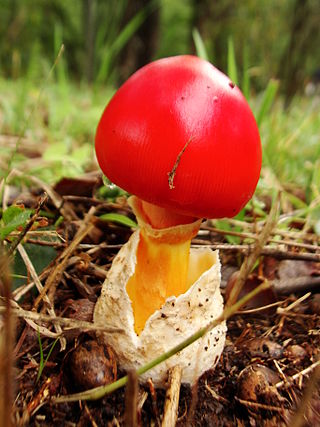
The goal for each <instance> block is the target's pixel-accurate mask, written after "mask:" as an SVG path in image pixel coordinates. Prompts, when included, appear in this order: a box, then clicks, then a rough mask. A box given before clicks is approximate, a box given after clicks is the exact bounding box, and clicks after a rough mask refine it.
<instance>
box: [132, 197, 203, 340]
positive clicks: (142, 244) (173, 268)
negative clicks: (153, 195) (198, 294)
mask: <svg viewBox="0 0 320 427" xmlns="http://www.w3.org/2000/svg"><path fill="white" fill-rule="evenodd" d="M130 204H131V206H132V208H133V210H134V212H135V215H136V217H137V219H138V223H139V225H140V228H141V230H140V241H139V245H138V249H137V263H136V269H135V273H134V275H133V276H132V277H131V278H130V279H129V281H128V283H127V293H128V295H129V298H130V299H131V302H132V308H133V313H134V319H135V331H136V333H137V334H140V333H141V331H142V330H143V328H144V326H145V323H146V321H147V319H148V318H149V317H150V316H151V314H153V313H154V312H155V311H156V310H158V309H159V308H160V307H161V306H162V305H163V303H164V302H165V301H166V299H167V298H168V297H169V296H173V295H174V296H178V295H180V294H183V293H185V292H186V291H187V290H188V288H189V286H190V285H191V283H190V282H189V280H188V275H189V272H188V269H189V255H190V243H191V239H192V238H193V237H194V236H195V235H196V234H197V232H198V230H199V227H200V224H201V220H197V221H194V222H192V223H189V224H184V225H177V226H172V227H168V228H164V229H154V228H153V227H152V226H151V225H150V223H149V221H148V219H147V216H146V215H145V212H144V211H143V205H142V202H141V201H140V200H139V199H137V198H136V197H132V198H131V200H130Z"/></svg>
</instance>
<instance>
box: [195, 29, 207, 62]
mask: <svg viewBox="0 0 320 427" xmlns="http://www.w3.org/2000/svg"><path fill="white" fill-rule="evenodd" d="M192 38H193V42H194V46H195V48H196V53H197V56H199V58H202V59H205V60H206V61H208V53H207V50H206V47H205V45H204V41H203V39H202V37H201V35H200V33H199V31H198V29H197V28H194V29H193V30H192Z"/></svg>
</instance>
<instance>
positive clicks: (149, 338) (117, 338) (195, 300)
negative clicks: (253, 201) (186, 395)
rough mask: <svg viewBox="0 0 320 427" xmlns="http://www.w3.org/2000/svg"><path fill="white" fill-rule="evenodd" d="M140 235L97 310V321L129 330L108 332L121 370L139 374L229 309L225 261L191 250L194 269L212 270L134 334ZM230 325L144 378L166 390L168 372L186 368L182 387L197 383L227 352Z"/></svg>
mask: <svg viewBox="0 0 320 427" xmlns="http://www.w3.org/2000/svg"><path fill="white" fill-rule="evenodd" d="M139 237H140V231H139V230H137V231H135V232H134V233H133V234H132V236H131V238H130V239H129V241H128V242H127V243H126V244H125V245H124V246H123V247H122V249H121V250H120V251H119V253H118V255H117V256H116V257H115V259H114V261H113V263H112V267H111V269H110V270H109V272H108V275H107V278H106V280H105V282H104V284H103V287H102V292H101V296H100V297H99V299H98V301H97V303H96V306H95V311H94V322H95V323H96V324H98V325H101V326H103V325H105V324H108V325H112V326H114V327H117V328H120V329H123V330H124V332H121V333H110V334H108V333H103V335H102V337H101V338H102V339H103V340H104V341H105V342H106V343H108V344H109V345H111V346H112V347H113V349H114V351H115V353H116V355H117V360H118V363H119V365H120V367H121V368H123V369H125V370H130V369H137V368H139V367H140V366H142V365H144V364H146V363H148V362H150V361H151V360H153V359H154V358H156V357H158V356H160V355H161V354H162V353H164V352H166V351H168V350H170V349H172V348H173V347H174V346H176V345H177V344H180V343H181V342H182V341H183V340H184V339H186V338H188V337H189V336H190V335H192V334H193V333H194V332H196V331H198V330H199V329H200V328H202V327H204V326H206V325H208V323H209V322H211V321H212V320H214V319H216V318H217V317H218V316H219V315H220V314H221V313H222V310H223V300H222V296H221V294H220V279H221V274H220V260H219V256H218V252H217V251H215V252H213V251H211V250H210V249H191V251H190V265H191V266H192V264H193V263H197V262H198V260H200V259H201V258H202V257H207V258H208V257H210V259H212V266H211V267H210V268H209V269H208V270H207V271H205V272H204V273H203V274H202V275H201V276H200V277H199V278H198V280H196V281H195V283H194V284H193V285H192V286H191V287H190V288H189V289H188V291H187V292H185V293H184V294H182V295H179V296H178V297H174V296H172V297H169V298H168V299H167V300H166V302H165V303H164V305H163V306H162V307H161V308H160V309H159V310H157V311H156V312H155V313H154V314H153V315H152V316H151V317H150V318H149V319H148V321H147V323H146V325H145V327H144V329H143V331H142V332H141V334H140V335H139V336H138V335H137V334H136V333H135V330H134V317H133V311H132V306H131V301H130V299H129V296H128V294H127V291H126V285H127V282H128V280H129V278H130V277H131V276H132V275H133V274H134V271H135V265H136V252H137V247H138V243H139ZM225 335H226V325H225V323H221V324H219V325H218V326H216V327H215V328H214V329H212V330H211V331H210V332H208V333H207V334H206V335H205V336H204V337H203V338H201V339H199V340H197V341H196V342H194V343H193V344H191V345H190V346H189V347H187V348H185V349H184V350H182V351H181V352H179V353H178V354H177V355H175V356H173V357H171V358H169V359H168V360H167V361H165V362H163V363H161V364H160V365H158V366H156V367H155V368H153V369H152V370H150V371H148V372H147V373H145V374H144V375H142V376H141V377H140V378H141V379H142V381H145V380H147V379H148V378H152V381H153V382H154V384H155V385H156V386H159V387H163V386H164V385H165V382H166V379H167V374H168V369H169V368H171V367H173V366H175V365H180V366H181V368H182V382H184V383H189V384H193V383H194V382H195V381H196V380H197V379H198V377H199V376H200V375H201V374H202V373H204V372H205V371H207V370H208V369H212V368H214V367H215V365H216V364H217V362H218V360H219V357H220V355H221V353H222V351H223V347H224V342H225Z"/></svg>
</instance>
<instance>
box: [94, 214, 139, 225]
mask: <svg viewBox="0 0 320 427" xmlns="http://www.w3.org/2000/svg"><path fill="white" fill-rule="evenodd" d="M99 219H102V220H104V221H111V222H117V223H118V224H121V225H126V226H127V227H130V228H137V227H138V224H137V223H136V222H134V221H133V220H132V219H131V218H128V217H127V216H125V215H121V214H117V213H106V214H103V215H101V216H100V217H99Z"/></svg>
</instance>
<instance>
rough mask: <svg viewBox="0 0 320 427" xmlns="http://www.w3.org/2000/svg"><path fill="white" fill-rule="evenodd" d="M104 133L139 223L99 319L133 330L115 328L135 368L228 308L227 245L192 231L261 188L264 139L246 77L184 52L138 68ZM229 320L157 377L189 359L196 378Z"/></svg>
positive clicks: (100, 154) (187, 366) (107, 159)
mask: <svg viewBox="0 0 320 427" xmlns="http://www.w3.org/2000/svg"><path fill="white" fill-rule="evenodd" d="M95 144H96V154H97V159H98V162H99V165H100V167H101V169H102V171H103V173H104V174H105V175H106V176H107V177H108V178H109V179H110V180H111V181H112V182H113V183H115V184H117V185H118V186H119V187H121V188H123V189H125V190H126V191H128V192H129V193H131V194H133V196H131V198H130V199H129V203H130V204H131V206H132V208H133V211H134V213H135V215H136V217H137V220H138V224H139V229H138V230H137V231H136V232H135V233H133V235H132V236H131V238H130V240H129V242H128V243H127V245H125V246H124V247H123V248H122V249H121V250H120V252H119V254H118V255H117V257H116V258H115V260H114V262H113V266H112V267H111V269H110V271H109V273H108V277H107V279H106V282H105V283H104V285H103V289H102V293H101V296H100V298H99V300H98V302H97V304H96V307H95V314H94V320H95V322H97V323H103V322H105V321H106V320H108V322H110V320H112V321H113V322H114V323H115V326H122V327H124V329H125V330H126V332H125V334H126V338H125V339H124V338H123V337H116V336H114V335H112V336H109V337H108V339H109V342H110V340H111V345H113V347H114V350H115V352H116V353H117V354H118V357H119V360H120V364H122V366H123V367H125V368H126V369H129V368H135V367H137V366H138V365H139V364H141V363H144V362H148V361H150V359H152V357H154V356H157V355H159V353H158V354H157V352H159V351H166V350H168V349H169V348H171V347H172V346H173V345H174V344H175V343H179V342H180V341H182V339H183V338H184V337H188V336H189V335H190V334H191V333H192V331H196V330H197V329H199V328H200V327H201V326H204V325H205V324H206V323H208V322H209V321H210V320H212V318H213V317H218V316H219V315H220V314H221V312H222V309H223V303H222V297H221V295H220V290H219V283H220V262H219V257H218V253H217V252H213V251H211V250H208V249H201V250H197V251H196V250H190V243H191V239H192V238H193V237H194V236H195V235H196V234H197V232H198V230H199V228H200V224H201V221H202V219H203V218H221V217H231V216H234V215H236V214H237V213H238V212H239V211H240V210H241V209H242V208H243V207H244V206H245V204H246V203H247V202H248V201H249V199H250V198H251V197H252V195H253V193H254V190H255V188H256V185H257V182H258V179H259V175H260V169H261V143H260V137H259V132H258V128H257V125H256V122H255V119H254V116H253V114H252V112H251V110H250V107H249V105H248V103H247V102H246V100H245V98H244V97H243V95H242V93H241V91H240V90H239V89H238V88H237V87H236V86H235V84H234V83H233V82H232V81H230V79H229V78H228V77H227V76H225V75H224V74H223V73H221V72H220V71H219V70H217V69H216V68H215V67H214V66H213V65H211V64H210V63H209V62H207V61H205V60H202V59H200V58H198V57H195V56H189V55H184V56H176V57H171V58H164V59H160V60H157V61H154V62H152V63H150V64H148V65H146V66H145V67H143V68H141V69H140V70H138V71H137V72H136V73H135V74H133V75H132V76H131V77H130V78H129V79H128V80H127V81H126V82H125V83H124V84H123V85H122V87H121V88H120V89H119V90H118V91H117V92H116V94H115V95H114V96H113V98H112V99H111V101H110V103H109V104H108V105H107V107H106V109H105V110H104V112H103V114H102V117H101V119H100V122H99V125H98V128H97V132H96V140H95ZM205 322H206V323H205ZM225 330H226V328H225V325H224V324H221V325H219V326H218V327H216V328H215V329H214V330H213V331H211V336H210V337H209V338H208V337H205V340H206V341H205V343H204V344H203V343H194V344H192V346H190V347H191V349H185V350H183V352H181V354H182V356H183V357H181V358H180V359H181V360H172V361H170V362H168V363H169V365H168V363H167V364H166V365H165V366H164V367H160V368H159V369H158V370H157V369H156V368H155V369H154V370H153V371H152V373H153V380H154V381H155V382H156V383H158V384H160V385H161V384H162V383H163V381H164V379H165V369H167V368H168V367H170V364H171V365H173V364H176V363H179V364H181V365H182V367H183V374H182V380H183V381H184V382H190V383H192V382H194V381H195V379H196V378H195V372H196V371H197V373H198V374H201V373H202V372H203V371H205V370H207V369H209V368H210V367H213V366H214V365H215V364H216V363H217V360H218V358H219V356H220V353H221V352H222V349H223V344H224V336H225ZM213 337H215V338H216V340H215V339H214V338H213ZM198 347H199V348H198ZM200 347H201V351H202V352H205V353H206V354H205V353H203V354H204V355H202V356H201V355H200V353H201V351H200ZM175 357H176V356H175ZM172 359H175V358H172ZM182 359H183V360H182ZM200 362H201V363H200ZM196 366H197V369H195V367H196Z"/></svg>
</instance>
